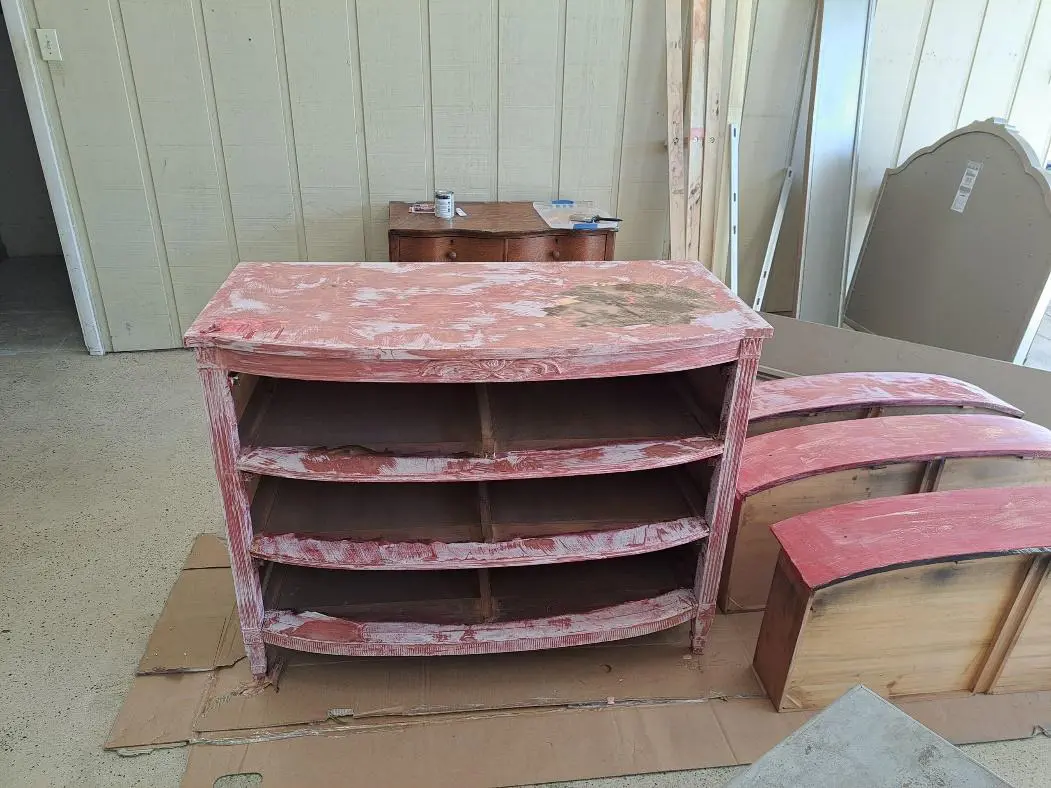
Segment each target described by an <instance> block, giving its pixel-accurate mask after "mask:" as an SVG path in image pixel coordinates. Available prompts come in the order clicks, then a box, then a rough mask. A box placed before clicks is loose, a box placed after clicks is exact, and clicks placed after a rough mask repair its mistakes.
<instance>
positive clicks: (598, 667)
mask: <svg viewBox="0 0 1051 788" xmlns="http://www.w3.org/2000/svg"><path fill="white" fill-rule="evenodd" d="M760 620H761V614H758V613H753V614H740V615H734V616H719V617H718V618H717V619H716V624H715V627H714V629H713V633H712V639H711V645H710V647H709V649H708V652H707V653H706V654H704V655H702V656H700V657H693V656H691V655H690V654H689V651H688V632H687V631H686V630H685V629H683V628H680V629H676V630H670V631H668V632H664V633H659V634H657V635H652V636H649V637H646V638H638V639H636V640H632V641H623V642H620V643H613V644H608V645H601V646H587V647H581V648H573V649H561V650H557V651H546V652H526V653H520V654H492V655H479V656H469V657H432V658H372V659H370V658H358V659H349V658H336V657H325V656H318V655H311V654H288V664H287V666H286V667H285V670H284V672H283V673H282V675H281V677H280V679H279V682H278V685H277V686H276V687H267V688H265V689H262V690H260V689H257V688H255V687H253V685H252V683H251V676H250V674H249V671H248V668H247V665H246V664H245V660H244V659H243V656H244V652H243V648H242V646H241V642H240V632H239V630H238V627H237V614H236V609H235V606H234V597H233V585H232V581H231V578H230V572H229V567H228V562H227V558H226V552H225V546H224V545H223V543H222V542H221V541H220V540H219V539H218V538H217V537H215V536H212V535H207V534H202V535H201V536H199V537H198V538H197V540H196V542H195V544H194V547H193V550H192V551H191V553H190V557H189V558H188V559H187V562H186V565H185V566H184V568H183V571H182V572H181V573H180V575H179V578H178V579H177V580H176V583H175V586H174V587H173V588H172V592H171V594H170V596H169V598H168V601H167V603H166V605H165V607H164V610H163V612H162V613H161V616H160V618H159V619H158V623H157V626H156V628H155V630H154V632H153V634H152V635H151V636H150V640H149V644H148V646H147V649H146V653H145V654H144V656H143V659H142V662H141V663H140V665H139V672H138V675H137V676H136V677H135V679H134V681H133V683H132V687H131V690H130V692H129V693H128V696H127V698H126V699H125V702H124V706H123V708H122V709H121V711H120V713H119V715H118V717H117V720H116V721H115V722H114V725H113V729H112V731H111V732H110V738H109V741H108V742H107V743H106V747H107V748H109V749H120V750H125V751H129V750H137V749H142V748H147V749H148V748H154V747H170V746H179V745H185V744H189V745H192V746H191V750H190V756H189V763H188V766H187V771H186V774H185V776H184V778H183V785H184V786H186V788H199V787H203V786H212V785H213V784H214V782H215V780H217V779H218V778H220V777H222V776H224V775H227V774H238V773H259V774H262V775H263V785H264V786H265V788H275V786H281V787H282V788H283V787H284V786H296V787H297V788H298V787H299V786H310V785H331V784H336V783H338V782H342V781H346V779H347V776H348V775H350V774H352V775H353V777H354V782H355V783H356V784H361V785H369V786H387V785H389V786H402V785H410V784H426V785H434V786H479V788H489V787H490V786H503V785H521V784H527V783H536V782H551V781H561V780H571V779H583V778H589V777H609V776H615V775H622V774H637V773H643V772H653V771H673V770H679V769H694V768H703V767H711V766H728V765H734V764H744V763H751V762H752V761H754V760H755V759H756V758H758V757H759V756H760V755H762V754H763V753H764V752H766V751H767V750H768V749H770V748H771V747H773V746H774V745H775V744H777V743H778V742H779V741H781V739H783V738H784V737H785V736H787V735H788V734H789V733H791V732H792V731H794V730H795V729H796V728H798V727H799V726H800V725H802V724H803V723H804V722H805V721H806V720H807V719H809V718H810V716H811V713H809V712H794V713H778V712H776V711H774V709H773V707H772V705H771V704H770V702H769V700H767V699H766V697H765V695H764V693H763V690H762V688H761V687H760V685H759V684H758V682H757V681H756V679H755V677H754V675H753V673H752V670H751V661H752V652H753V649H754V647H755V639H756V636H757V634H758V629H759V623H760ZM897 705H898V706H899V707H900V708H902V709H903V710H904V711H906V712H907V713H908V714H910V715H911V716H913V717H915V718H916V719H917V720H919V721H920V722H922V723H923V724H924V725H927V726H928V727H930V728H932V729H933V730H935V731H936V732H938V733H940V734H941V735H942V736H944V737H946V738H948V739H949V740H950V741H953V742H955V743H957V744H962V743H969V742H976V741H990V740H1001V739H1018V738H1026V737H1028V736H1031V735H1033V734H1034V733H1037V732H1041V731H1042V730H1043V729H1044V728H1045V727H1046V728H1051V692H1041V693H1024V694H1013V695H976V696H965V697H954V698H948V699H946V698H942V699H939V700H913V701H904V702H900V703H898V704H897Z"/></svg>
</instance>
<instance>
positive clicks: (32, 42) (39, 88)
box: [0, 0, 110, 356]
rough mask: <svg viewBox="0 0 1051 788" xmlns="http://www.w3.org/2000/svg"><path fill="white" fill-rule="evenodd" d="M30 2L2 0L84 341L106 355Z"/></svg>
mask: <svg viewBox="0 0 1051 788" xmlns="http://www.w3.org/2000/svg"><path fill="white" fill-rule="evenodd" d="M27 5H28V4H27V2H26V0H0V8H3V12H4V21H5V22H6V23H7V30H8V35H9V36H10V38H11V49H12V50H13V52H14V56H15V63H16V65H17V67H18V78H19V81H20V82H21V83H22V93H23V95H24V97H25V101H26V108H27V109H28V110H29V120H30V124H31V125H32V128H33V138H34V140H35V141H36V146H37V151H38V153H39V155H40V165H41V168H42V169H43V171H44V181H45V182H46V184H47V192H48V196H49V197H50V199H51V208H52V210H53V211H54V212H55V224H56V226H57V227H58V236H59V240H60V242H61V244H62V255H63V257H64V258H65V260H66V270H67V271H68V272H69V283H70V286H71V287H72V289H73V300H74V303H75V304H76V307H77V317H78V318H79V319H80V328H81V331H82V332H83V334H84V345H85V347H87V349H88V352H89V353H90V354H91V355H93V356H101V355H102V354H103V353H105V352H106V351H107V350H109V349H110V347H109V340H108V336H109V332H108V329H107V328H106V324H105V319H106V318H105V312H104V310H103V309H102V304H101V299H100V298H99V295H98V292H99V290H98V282H97V281H96V279H95V270H94V265H93V264H92V262H91V255H90V251H89V250H88V243H87V238H86V235H85V232H84V223H83V220H82V219H81V218H80V217H79V210H80V209H79V201H78V200H77V199H76V198H75V197H73V196H71V191H72V188H71V184H72V183H73V182H74V181H73V173H72V167H71V165H70V163H69V156H68V153H66V141H65V137H64V135H63V133H62V124H61V122H60V121H59V119H58V108H57V104H56V101H55V95H54V88H53V87H52V85H51V75H50V73H49V72H48V71H47V67H46V66H45V64H44V62H43V61H42V60H41V59H40V57H39V53H38V51H37V43H36V34H35V33H34V26H33V24H32V21H34V20H32V19H31V18H30V16H29V13H30V11H29V9H28V8H27Z"/></svg>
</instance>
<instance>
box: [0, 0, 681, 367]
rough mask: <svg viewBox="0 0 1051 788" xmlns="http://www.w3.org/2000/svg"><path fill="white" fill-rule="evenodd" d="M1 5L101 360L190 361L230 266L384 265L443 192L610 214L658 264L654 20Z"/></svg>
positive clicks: (551, 5)
mask: <svg viewBox="0 0 1051 788" xmlns="http://www.w3.org/2000/svg"><path fill="white" fill-rule="evenodd" d="M3 2H4V8H5V11H8V9H10V11H11V13H10V15H11V16H12V17H16V18H17V19H18V21H19V24H20V25H21V26H20V27H17V26H16V30H15V32H14V33H13V34H12V35H13V37H15V38H19V37H21V39H20V40H21V44H19V45H17V46H16V53H18V52H21V56H20V57H21V62H20V69H21V71H22V78H23V81H24V84H25V85H26V86H27V89H28V92H30V93H34V92H35V93H36V94H37V95H38V99H39V100H38V103H37V107H36V109H35V113H36V116H35V117H36V120H35V128H36V131H37V136H38V144H40V145H41V146H42V147H43V148H46V147H47V146H48V145H50V146H51V147H52V148H53V149H54V151H55V153H54V157H53V161H55V162H57V164H54V163H53V164H52V166H51V170H52V172H50V173H49V176H48V177H49V183H50V185H51V193H52V195H53V196H54V197H55V199H56V201H57V202H58V203H60V205H59V207H58V208H56V212H57V213H65V214H66V219H65V220H63V219H62V217H61V216H60V217H59V219H60V231H61V234H62V240H63V248H64V250H65V253H66V258H67V261H70V262H69V266H70V270H71V276H72V277H73V278H74V287H75V289H77V292H78V304H79V305H81V306H82V308H81V314H82V319H84V320H85V321H86V323H85V334H86V336H87V335H88V334H90V333H91V332H92V331H94V332H95V336H96V341H95V343H94V345H93V346H92V345H91V341H89V346H92V347H94V348H95V349H96V350H97V351H99V352H101V351H102V350H103V349H114V350H134V349H147V348H163V347H174V346H177V345H178V344H179V343H180V335H181V333H182V331H183V330H185V328H186V327H187V325H188V324H189V322H190V321H192V319H193V318H194V317H195V316H196V314H197V313H198V311H199V310H200V309H201V307H202V306H203V305H204V303H205V302H206V301H207V300H208V298H209V297H210V296H211V295H212V293H213V292H214V291H215V289H216V287H217V286H218V285H219V283H220V282H221V281H222V280H223V279H224V278H225V277H226V275H227V274H228V273H229V271H230V270H231V268H232V267H233V266H234V265H235V264H236V263H237V262H238V261H239V260H333V259H337V260H338V259H343V260H348V259H362V258H364V259H371V260H378V259H385V258H386V255H387V239H386V230H387V202H388V201H389V200H392V199H401V200H405V199H410V200H411V199H425V198H427V197H429V196H430V195H431V194H432V193H433V190H434V188H435V186H438V187H440V188H451V189H453V190H454V191H455V192H456V193H457V196H458V198H459V199H460V200H468V199H477V200H495V199H502V200H513V199H529V200H533V199H551V198H554V197H575V198H579V199H591V200H597V201H599V202H602V203H605V204H606V205H607V207H608V208H609V209H610V210H611V211H614V212H616V214H617V215H619V216H622V217H623V218H624V220H625V221H624V225H623V228H624V229H623V232H622V233H621V234H620V235H619V237H618V254H619V256H621V257H629V258H639V257H641V258H646V257H660V256H662V254H663V253H664V251H665V244H666V237H667V204H666V203H667V200H666V196H667V171H666V161H667V159H666V157H667V149H666V147H665V131H664V126H665V118H666V111H667V109H666V107H667V105H666V97H665V95H664V85H665V81H664V57H663V42H664V30H663V16H664V15H663V2H662V0H587V1H586V2H584V1H583V0H574V1H573V2H570V1H569V0H349V1H348V0H99V2H92V3H69V2H67V0H3ZM36 27H49V28H55V29H56V30H57V31H58V36H59V39H60V43H61V48H62V52H63V55H64V60H63V61H61V62H52V63H44V62H43V61H42V60H40V58H39V53H38V52H37V50H36V46H35V42H33V46H32V47H31V46H29V41H30V39H29V38H28V37H27V35H26V33H27V32H28V33H32V31H33V28H36ZM19 46H20V47H21V49H19V48H18V47H19ZM45 158H46V152H45ZM78 277H79V280H78ZM78 281H79V284H78ZM78 288H79V289H78ZM92 307H94V308H93V309H92ZM92 314H94V315H95V316H96V317H95V324H94V328H92V326H91V325H88V324H89V323H92V320H91V317H92Z"/></svg>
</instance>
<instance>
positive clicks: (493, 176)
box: [489, 0, 502, 200]
mask: <svg viewBox="0 0 1051 788" xmlns="http://www.w3.org/2000/svg"><path fill="white" fill-rule="evenodd" d="M501 2H502V0H491V6H490V14H491V16H490V24H491V25H492V37H493V39H492V46H493V80H492V89H491V92H490V96H489V101H490V105H489V106H490V110H489V139H490V143H489V145H490V150H491V152H490V159H489V199H490V200H499V199H500V3H501Z"/></svg>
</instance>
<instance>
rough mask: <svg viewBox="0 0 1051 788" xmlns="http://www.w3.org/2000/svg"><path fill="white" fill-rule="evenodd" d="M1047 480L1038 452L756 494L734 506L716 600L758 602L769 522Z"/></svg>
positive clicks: (840, 476) (826, 478)
mask: <svg viewBox="0 0 1051 788" xmlns="http://www.w3.org/2000/svg"><path fill="white" fill-rule="evenodd" d="M1049 482H1051V460H1049V459H1046V458H1023V457H1014V456H1004V457H995V456H994V457H951V458H944V459H943V458H933V459H931V460H927V461H923V462H903V463H894V464H890V465H883V466H878V467H871V468H869V467H861V468H852V469H847V470H841V471H834V472H831V473H824V474H820V475H816V476H810V477H807V478H804V479H798V480H795V481H791V482H787V483H785V484H781V485H779V486H777V487H773V488H771V489H769V490H764V491H762V492H759V493H756V494H754V495H752V496H749V497H748V498H746V499H744V501H743V502H740V503H739V504H738V507H737V510H736V511H735V518H734V523H733V524H732V526H731V533H730V542H729V545H728V546H727V558H726V561H725V563H724V564H723V581H722V585H721V587H720V602H719V603H720V606H721V607H722V609H723V610H724V611H726V612H742V611H748V610H762V609H763V608H764V607H765V605H766V600H767V594H768V592H769V590H770V581H771V579H772V577H773V573H774V566H775V564H776V562H777V555H778V552H779V547H778V544H777V540H776V539H774V537H773V535H772V534H771V533H770V526H771V525H773V524H774V523H778V522H780V521H782V520H785V519H787V518H788V517H793V516H795V515H797V514H803V513H805V512H811V511H814V510H816V509H823V508H826V507H829V506H834V505H837V504H841V503H849V502H851V501H861V500H868V499H871V498H886V497H889V496H893V495H909V494H913V493H919V492H933V491H936V490H957V489H975V488H990V487H1006V486H1024V485H1038V484H1048V483H1049Z"/></svg>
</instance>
